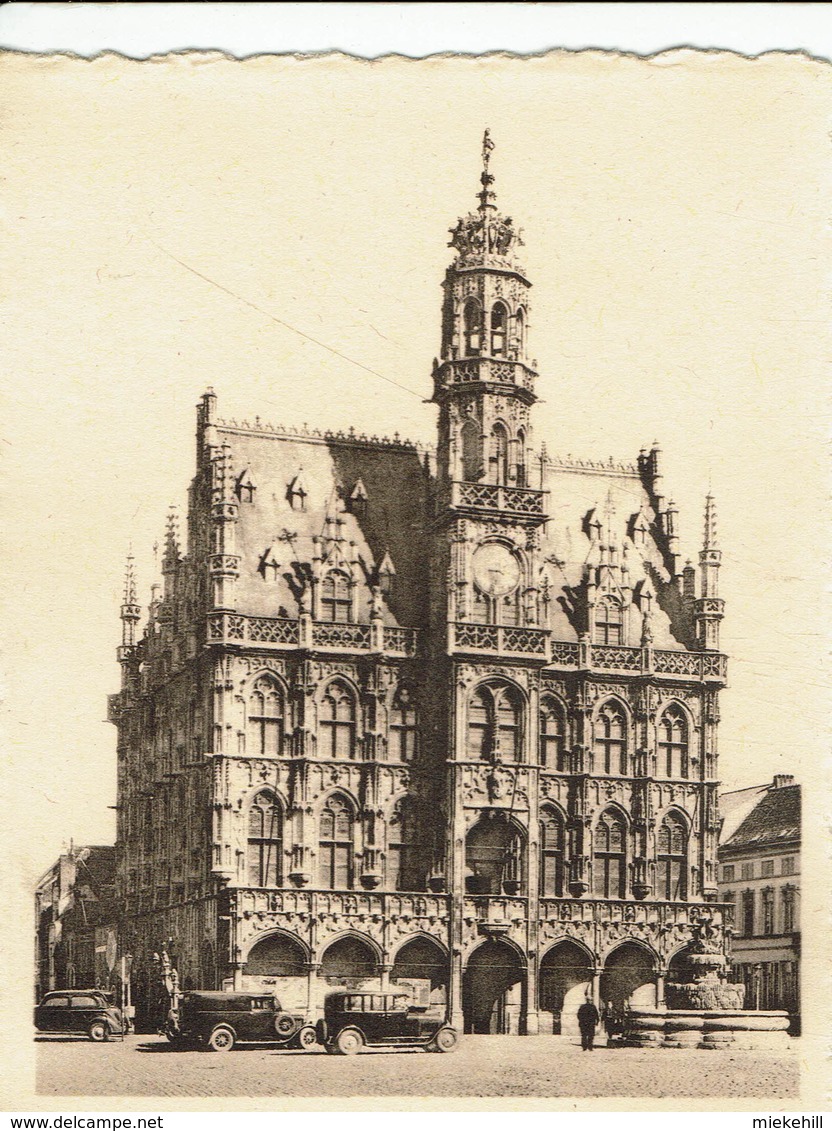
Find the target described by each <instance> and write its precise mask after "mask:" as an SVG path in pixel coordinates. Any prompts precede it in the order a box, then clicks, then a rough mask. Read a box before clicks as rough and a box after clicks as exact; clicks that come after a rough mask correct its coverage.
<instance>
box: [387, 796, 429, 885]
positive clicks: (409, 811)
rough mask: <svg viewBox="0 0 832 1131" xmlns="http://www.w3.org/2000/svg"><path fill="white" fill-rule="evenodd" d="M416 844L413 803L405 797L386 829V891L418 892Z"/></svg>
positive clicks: (399, 803)
mask: <svg viewBox="0 0 832 1131" xmlns="http://www.w3.org/2000/svg"><path fill="white" fill-rule="evenodd" d="M417 844H418V830H417V828H416V811H415V808H414V805H413V802H412V800H411V799H410V798H407V797H404V798H402V800H401V801H399V802H398V803H397V804H396V808H395V809H394V810H393V814H392V816H391V818H390V824H389V825H388V828H387V869H386V877H385V881H386V883H385V886H386V887H387V890H388V891H418V890H419V888H420V882H419V881H420V877H419V875H418V868H417Z"/></svg>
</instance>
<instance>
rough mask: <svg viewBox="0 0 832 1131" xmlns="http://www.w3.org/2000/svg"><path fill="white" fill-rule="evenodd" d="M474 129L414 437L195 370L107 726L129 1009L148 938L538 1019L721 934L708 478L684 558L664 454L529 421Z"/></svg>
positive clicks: (508, 1017)
mask: <svg viewBox="0 0 832 1131" xmlns="http://www.w3.org/2000/svg"><path fill="white" fill-rule="evenodd" d="M489 148H490V147H489V146H488V145H487V146H486V147H485V150H484V170H483V174H482V178H481V181H482V191H481V192H480V193H479V207H478V208H477V210H476V211H475V212H473V213H471V214H469V215H468V216H466V217H464V218H463V219H461V220H460V221H459V223H458V224H457V225H456V227H455V228H454V230H453V238H452V241H451V243H452V246H453V247H454V248H455V250H456V257H455V259H454V261H453V263H452V264H451V265H450V267H449V268H448V270H447V274H446V277H445V282H444V302H443V307H442V318H441V328H442V329H441V337H442V348H441V358H440V359H439V360H438V361H436V362H435V363H434V367H433V402H434V404H436V405H437V408H438V443H437V447H436V450H435V452H434V451H425V450H422V449H420V448H418V447H417V446H415V445H413V444H410V443H408V442H406V441H403V440H400V439H399V438H398V437H395V438H394V439H392V440H389V439H381V440H379V439H377V438H376V437H372V438H367V437H364V436H360V435H357V434H354V433H353V432H352V430H350V432H349V433H347V434H342V433H338V434H331V433H318V432H307V431H302V432H299V431H297V430H292V429H290V430H281V429H278V428H273V427H271V426H268V425H265V424H261V423H260V422H259V420H256V421H255V423H254V424H249V423H237V422H234V421H222V420H220V419H219V418H218V415H217V405H216V397H215V396H214V394H213V392H209V393H207V394H205V396H203V398H202V401H201V404H200V405H199V406H198V415H197V435H196V442H197V445H196V446H197V451H196V456H197V463H196V475H195V478H194V480H193V483H192V486H191V489H190V497H189V507H188V519H187V544H186V546H185V547H184V549H183V547H182V546H181V545H180V540H179V534H178V530H177V524H176V521H175V519H174V518H171V519H170V520H169V523H168V530H167V537H166V540H165V549H164V556H163V562H162V573H163V577H164V586H163V588H162V590H161V592H159V590H158V587H154V591H153V597H152V600H151V603H150V610H149V618H148V621H147V625H146V627H145V629H144V632H143V634H142V635H138V633H137V625H138V622H139V620H140V617H141V609H140V607H139V605H138V603H137V599H136V587H135V581H134V577H133V570H132V563H130V565H129V566H128V574H127V581H126V587H125V600H124V605H123V608H122V622H123V643H122V646H121V648H120V650H119V659H120V661H121V666H122V673H123V676H122V688H121V691H120V692H119V693H118V694H117V695H114V696H112V697H111V704H110V718H111V719H112V721H113V722H115V723H116V724H117V726H118V791H119V796H118V852H119V883H120V890H121V896H122V900H123V905H124V919H123V940H122V946H123V949H124V951H125V952H128V953H130V954H132V955H133V956H134V958H135V962H134V966H133V972H134V979H133V994H134V1000H135V1001H136V1005H137V1011H138V1019H139V1022H140V1023H141V1020H142V1017H141V1015H142V1011H143V1010H144V1011H145V1012H147V1011H149V1009H150V1007H149V1005H148V1004H147V1003H148V1002H149V1000H150V998H151V996H152V985H151V983H152V981H153V979H154V978H155V977H156V974H155V973H154V970H155V967H154V963H153V958H152V956H153V953H154V952H159V951H160V950H161V949H162V948H163V947H166V948H167V950H168V953H169V954H170V956H171V959H172V961H173V962H174V963H175V965H176V967H177V969H178V973H179V977H180V980H181V983H182V984H183V985H184V986H189V985H190V986H197V985H199V986H204V987H212V986H235V987H251V988H255V987H267V986H273V987H276V988H277V989H278V991H279V993H280V995H281V997H282V998H283V999H284V1001H285V1003H286V1004H287V1005H291V1006H295V1005H297V1006H299V1007H302V1008H305V1009H307V1010H308V1011H309V1012H310V1014H314V1013H315V1012H316V1011H317V1010H318V1009H319V1008H320V1004H321V1001H322V997H323V994H324V993H325V992H326V990H327V988H328V987H330V986H344V985H346V986H355V985H363V986H370V987H371V986H379V987H382V986H386V985H388V984H390V983H391V982H392V983H397V984H402V983H408V984H411V985H413V986H414V988H415V989H416V990H417V991H419V992H420V993H422V994H423V995H424V997H425V998H430V999H432V1000H433V1001H435V1002H447V1005H448V1007H449V1009H450V1011H451V1014H452V1017H453V1019H454V1021H455V1022H456V1023H458V1024H460V1025H461V1024H463V1023H464V1025H465V1027H466V1029H469V1030H474V1031H478V1032H481V1031H491V1032H528V1033H534V1032H538V1031H548V1032H552V1031H555V1032H557V1031H560V1030H561V1029H565V1028H569V1027H570V1026H572V1025H573V1024H574V1015H575V1011H576V1009H577V1006H578V1005H579V1004H580V1002H581V1000H583V998H584V996H585V995H586V993H587V992H594V994H595V996H596V998H597V999H599V1000H600V999H603V1000H604V1001H607V1002H610V1003H612V1005H613V1006H614V1007H616V1008H618V1007H620V1006H621V1005H622V1004H623V1003H624V1001H626V1000H633V1001H649V1002H651V1003H653V1002H655V1001H657V1000H661V999H662V996H663V985H664V979H665V978H666V977H667V976H668V975H670V976H671V977H673V976H674V975H675V974H676V972H677V970H678V969H679V968H680V965H681V964H683V962H684V954H685V947H686V946H687V944H688V942H689V940H690V938H691V932H692V928H693V926H694V925H695V924H696V923H697V922H698V921H699V920H700V918H702V917H703V916H704V917H706V918H709V919H710V921H711V922H712V924H713V925H714V926H715V928H716V929H717V930H718V931H721V930H722V928H723V925H724V923H723V908H722V905H720V904H718V903H717V902H716V899H717V885H716V853H717V833H718V813H717V785H718V779H717V720H718V704H717V699H718V693H719V690H720V688H722V687H723V686H724V682H725V670H726V661H725V656H724V655H722V654H721V653H720V651H719V623H720V620H721V619H722V615H723V602H722V601H721V600H720V598H719V596H718V589H717V579H718V574H719V567H720V557H721V555H720V551H719V549H718V548H717V542H716V530H715V526H716V522H715V510H714V504H713V500H712V499H711V498H709V499H708V500H707V504H706V512H705V516H706V517H705V539H704V543H703V546H702V550H701V553H700V555H699V563H700V567H699V576H698V579H697V571H696V570H695V569H694V567H693V566H691V565H690V564H688V565H687V566H685V567H684V568H683V567H682V564H681V558H680V554H679V530H678V516H677V511H676V508H675V507H674V505H673V503H672V502H670V501H668V499H667V497H666V494H665V488H664V485H663V482H662V474H661V458H660V451H659V449H658V447H657V446H654V447H653V449H652V450H651V451H650V452H649V453H648V452H644V451H643V452H642V453H641V454H640V455H639V456H638V459H637V461H636V462H635V463H634V464H629V463H627V464H622V463H615V462H613V461H612V460H608V461H603V462H590V461H574V460H571V459H569V458H562V457H560V456H552V455H547V454H546V449H545V447H543V448H541V449H536V448H535V447H534V446H533V443H532V432H531V428H532V423H533V415H534V404H535V401H536V399H537V394H536V385H537V380H538V377H537V372H536V370H535V363H534V362H533V361H532V360H531V359H530V354H529V346H528V342H527V327H528V322H529V290H530V286H531V284H530V282H529V280H528V279H527V278H526V275H525V273H524V270H523V268H522V266H521V265H520V264H519V262H518V260H517V258H516V253H517V249H518V246H519V244H520V240H519V237H518V234H517V232H516V230H515V228H514V227H513V224H512V221H511V220H510V219H508V218H507V217H505V216H502V215H501V214H500V213H499V212H498V211H497V208H496V204H495V201H494V193H493V191H492V183H493V177H492V175H491V173H490V172H489V167H488V160H489V156H490V152H489ZM286 395H287V396H291V389H287V390H286ZM547 395H549V396H551V395H553V389H551V388H550V389H547ZM565 440H566V432H565V431H564V435H563V436H562V437H560V441H561V442H564V441H565ZM168 940H169V941H168Z"/></svg>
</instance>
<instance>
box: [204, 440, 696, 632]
mask: <svg viewBox="0 0 832 1131" xmlns="http://www.w3.org/2000/svg"><path fill="white" fill-rule="evenodd" d="M217 441H218V443H220V444H222V443H228V444H229V446H230V452H231V460H232V465H233V471H234V477H235V479H237V480H238V481H240V482H241V483H243V484H246V485H251V486H253V487H254V489H255V490H254V496H253V502H252V503H250V504H249V503H247V502H245V501H242V502H241V505H240V508H239V521H238V523H237V526H236V542H237V553H238V554H240V555H241V557H242V561H241V568H240V576H239V580H238V581H237V584H236V593H237V607H238V608H239V609H240V611H241V612H245V613H247V614H249V615H257V616H277V615H288V616H289V617H292V618H294V617H296V616H297V614H298V586H297V580H298V574H297V570H298V567H299V566H301V568H303V563H307V564H308V563H310V562H311V561H312V559H313V557H315V556H320V554H321V552H322V544H321V543H318V544H317V546H316V544H315V543H314V542H313V538H314V537H316V536H317V537H319V538H320V537H321V536H324V535H325V534H326V532H327V529H328V525H327V517H328V516H329V517H335V516H337V517H338V518H340V519H341V520H342V523H343V525H342V526H341V528H340V529H341V533H342V536H343V539H344V541H343V543H342V544H341V549H342V551H343V553H344V555H345V556H346V557H347V558H348V559H353V560H356V559H357V560H358V561H359V562H360V563H361V565H359V566H358V568H357V571H356V572H357V575H358V578H359V589H358V592H359V604H358V620H359V622H364V623H366V622H367V621H368V620H369V612H370V582H369V578H370V577H371V576H372V571H373V570H374V569H377V568H378V566H379V565H380V564H381V562H382V560H383V559H384V557H385V554H387V555H389V560H391V561H392V564H393V567H394V569H395V582H394V585H393V588H392V592H391V594H390V596H389V597H388V598H387V599H386V600H385V602H384V620H385V623H387V624H391V625H393V624H400V625H407V626H416V627H419V626H422V625H424V624H425V623H426V619H427V608H428V600H427V597H428V581H429V573H430V562H429V557H428V554H427V552H426V548H427V546H428V525H429V521H430V514H429V511H430V492H431V488H432V483H433V479H432V475H431V468H430V462H431V459H432V456H431V454H430V453H429V452H428V451H427V450H426V449H420V448H418V447H417V446H416V445H413V444H409V443H407V442H404V441H398V440H394V441H379V440H377V439H375V438H372V439H364V438H357V437H352V436H350V435H342V434H338V435H332V434H323V435H317V434H315V433H295V432H285V431H281V430H278V429H271V428H270V427H269V426H260V425H259V424H258V425H255V426H253V427H252V426H251V425H247V424H244V425H237V424H236V423H234V422H217ZM298 477H300V481H301V485H302V487H303V490H304V492H305V496H306V497H305V499H304V509H302V510H301V509H298V508H297V507H294V508H293V506H292V502H291V499H290V489H291V486H292V484H293V483H294V482H295V481H296V480H297V479H298ZM359 481H360V483H359ZM357 484H358V485H359V486H358V490H357V491H356V485H357ZM535 485H538V484H537V483H536V484H535ZM543 485H544V486H545V488H546V489H547V490H548V491H549V497H548V508H549V513H550V516H551V517H550V520H549V522H548V523H547V524H546V527H545V531H544V533H543V537H542V550H543V554H542V556H543V557H544V558H548V559H549V563H548V565H547V566H546V570H547V573H548V578H549V584H550V586H551V593H552V600H551V602H550V609H549V615H550V621H551V626H552V630H553V633H552V634H553V639H555V640H564V641H574V640H576V639H577V637H578V635H579V633H580V631H582V630H583V627H584V626H583V623H582V615H581V600H580V597H579V595H578V594H576V592H575V590H579V589H580V587H581V585H582V582H583V577H584V569H585V564H586V562H587V560H588V558H589V559H590V560H596V559H593V558H592V555H593V554H595V555H596V556H597V545H595V544H593V542H592V540H591V539H590V537H589V535H588V532H587V516H588V515H589V514H590V512H592V511H594V512H595V514H596V516H597V518H596V520H599V521H600V522H601V524H602V526H603V535H602V537H601V541H602V542H606V541H607V540H608V537H607V536H608V534H611V535H612V536H613V539H614V541H615V543H616V545H617V547H618V554H617V560H618V562H619V564H621V563H622V562H624V563H626V568H627V571H628V577H627V584H628V585H629V586H630V588H631V589H634V590H637V588H638V587H639V585H641V586H643V585H645V584H650V585H651V586H652V587H653V589H654V591H655V593H656V598H655V599H654V600H653V602H652V619H651V630H652V634H653V644H654V646H655V647H657V648H670V649H678V648H684V647H685V646H686V642H685V640H684V633H683V632H682V631H681V630H680V625H681V624H682V620H683V618H682V617H681V615H680V613H681V610H680V609H679V608H678V603H679V602H678V596H677V595H676V593H675V588H674V587H671V586H670V585H669V582H670V574H669V572H668V569H667V567H666V564H665V561H664V559H663V556H662V553H661V551H660V549H659V547H658V545H657V543H656V541H655V539H654V537H653V535H652V532H651V533H648V534H647V535H646V537H645V539H644V542H643V545H638V546H637V545H636V543H635V542H634V541H633V539H632V538H631V537H630V535H631V534H632V526H633V522H634V520H635V519H636V518H637V517H638V516H639V515H644V516H645V518H646V519H647V522H648V523H653V522H654V521H655V512H654V511H653V509H652V507H651V504H650V500H649V497H648V493H647V491H646V489H645V487H644V485H643V483H642V481H641V478H640V476H639V474H638V472H637V470H636V469H635V467H634V466H632V465H627V464H614V463H613V462H612V461H610V462H609V463H608V464H600V463H589V462H587V463H581V462H580V461H571V460H553V461H551V462H549V464H548V471H547V475H546V482H545V484H543ZM365 494H366V500H365V499H364V495H365ZM351 495H352V496H353V497H355V496H358V498H359V501H360V502H361V503H362V504H363V505H362V506H361V507H354V510H355V511H356V512H357V513H351V512H350V510H349V509H345V507H348V506H349V499H350V496H351ZM329 529H331V526H330V527H329ZM350 543H353V544H354V545H353V546H352V547H351V546H350ZM625 555H626V556H625ZM264 562H268V563H269V565H268V566H267V567H265V568H264V564H263V563H264ZM617 576H620V574H617ZM641 628H642V617H641V611H640V608H639V604H638V602H634V603H633V605H632V607H631V610H630V642H631V643H635V644H637V643H638V642H639V640H640V638H641Z"/></svg>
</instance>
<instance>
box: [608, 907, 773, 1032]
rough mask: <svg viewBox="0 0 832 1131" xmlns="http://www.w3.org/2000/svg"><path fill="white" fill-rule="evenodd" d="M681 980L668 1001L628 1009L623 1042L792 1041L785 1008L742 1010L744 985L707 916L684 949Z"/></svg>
mask: <svg viewBox="0 0 832 1131" xmlns="http://www.w3.org/2000/svg"><path fill="white" fill-rule="evenodd" d="M684 958H685V961H684V966H683V968H682V971H681V980H679V981H676V982H669V983H668V984H667V987H666V990H665V1003H664V1004H663V1005H660V1006H657V1007H653V1008H647V1007H638V1008H632V1009H630V1010H629V1011H628V1013H627V1017H626V1020H625V1024H624V1032H623V1034H622V1038H621V1042H620V1043H621V1044H624V1045H628V1046H636V1047H650V1046H653V1047H655V1046H659V1045H661V1046H663V1047H665V1048H706V1049H719V1048H754V1049H759V1048H777V1047H781V1046H782V1045H784V1044H787V1043H788V1036H787V1030H788V1027H789V1015H788V1014H787V1013H786V1012H785V1011H784V1010H749V1009H743V1002H744V999H745V986H743V985H740V984H738V983H736V982H729V981H727V971H728V960H727V958H726V957H725V953H724V951H723V949H722V942H721V939H720V937H719V933H718V932H717V930H716V929H715V928H714V926H713V924H712V923H711V920H710V918H709V917H707V916H703V917H702V918H701V919H700V920H699V922H698V923H697V924H696V926H695V927H694V937H693V941H692V942H691V944H690V946H689V947H688V949H687V952H686V953H685V956H684Z"/></svg>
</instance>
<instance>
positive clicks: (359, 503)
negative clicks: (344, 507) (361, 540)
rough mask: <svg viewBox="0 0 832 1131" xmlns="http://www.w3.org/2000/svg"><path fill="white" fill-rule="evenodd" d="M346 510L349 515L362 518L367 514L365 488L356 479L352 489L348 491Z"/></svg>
mask: <svg viewBox="0 0 832 1131" xmlns="http://www.w3.org/2000/svg"><path fill="white" fill-rule="evenodd" d="M347 504H348V509H349V511H350V513H351V514H354V515H357V516H358V517H359V518H363V517H364V515H366V513H367V488H366V487H365V486H364V481H363V480H362V479H356V481H355V485H354V486H353V489H352V490H351V491H350V494H349V498H348V500H347Z"/></svg>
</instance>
